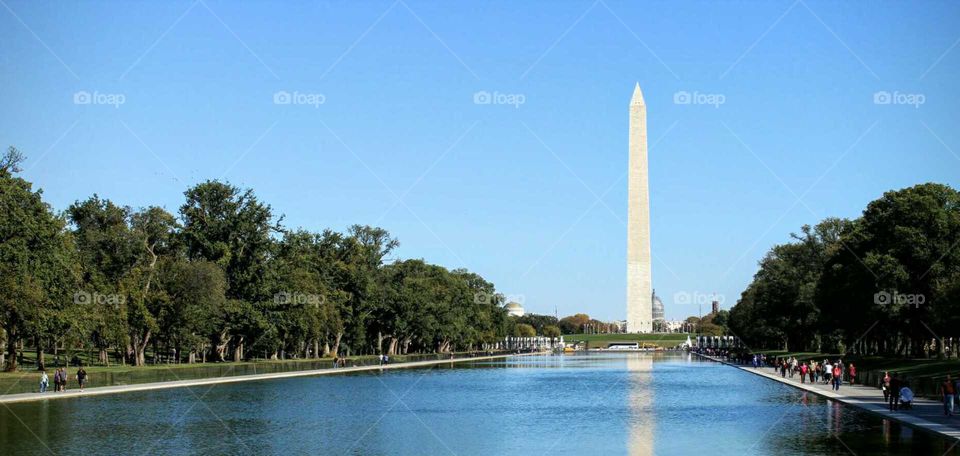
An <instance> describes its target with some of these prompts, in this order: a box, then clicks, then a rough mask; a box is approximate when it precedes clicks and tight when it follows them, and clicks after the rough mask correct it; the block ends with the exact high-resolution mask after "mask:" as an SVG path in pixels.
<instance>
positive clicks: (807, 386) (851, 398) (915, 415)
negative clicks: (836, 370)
mask: <svg viewBox="0 0 960 456" xmlns="http://www.w3.org/2000/svg"><path fill="white" fill-rule="evenodd" d="M700 356H702V357H704V358H707V359H710V360H713V361H717V362H721V363H724V364H727V365H730V366H733V367H736V368H738V369H741V370H744V371H747V372H750V373H753V374H756V375H759V376H761V377H766V378H769V379H771V380H776V381H778V382H780V383H785V384H787V385H790V386H794V387H797V388H799V389H802V390H805V391H809V392H812V393H815V394H818V395H820V396H823V397H826V398H828V399H833V400H835V401H838V402H842V403H844V404H849V405H853V406H856V407H860V408H861V409H864V410H867V411H869V412H873V413H876V414H878V415H882V416H883V417H885V418H889V419H893V420H897V421H900V422H902V423H906V424H909V425H912V426H916V427H919V428H923V429H926V430H929V431H932V432H936V433H938V434H940V435H943V436H946V437H950V438H954V439H960V410H957V413H958V414H957V415H956V416H954V417H951V418H948V417H945V416H944V415H943V404H942V403H940V402H937V401H932V400H929V399H921V398H915V400H914V401H913V409H912V410H900V411H896V412H891V411H890V410H889V407H888V406H887V404H886V403H884V401H883V392H882V391H880V389H879V388H874V387H871V386H860V385H852V386H851V385H848V384H844V385H842V386H841V387H840V390H839V391H833V389H832V388H831V387H830V386H829V385H824V384H822V383H816V384H812V383H800V376H799V375H795V376H794V377H793V378H790V376H789V375H787V377H786V378H784V377H781V376H780V374H779V373H774V371H773V368H770V367H761V368H757V369H754V368H753V367H750V366H739V365H735V364H731V363H728V362H726V361H723V360H720V359H717V358H713V357H710V356H705V355H700Z"/></svg>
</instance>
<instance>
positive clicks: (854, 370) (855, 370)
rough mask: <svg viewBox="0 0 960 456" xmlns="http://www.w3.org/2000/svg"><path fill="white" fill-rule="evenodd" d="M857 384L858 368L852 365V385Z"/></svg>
mask: <svg viewBox="0 0 960 456" xmlns="http://www.w3.org/2000/svg"><path fill="white" fill-rule="evenodd" d="M854 383H857V368H856V367H854V366H853V363H850V384H851V385H852V384H854Z"/></svg>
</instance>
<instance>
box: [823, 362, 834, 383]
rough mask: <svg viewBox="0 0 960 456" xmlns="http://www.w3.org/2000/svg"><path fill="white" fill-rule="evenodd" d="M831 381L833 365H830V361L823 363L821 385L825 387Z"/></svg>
mask: <svg viewBox="0 0 960 456" xmlns="http://www.w3.org/2000/svg"><path fill="white" fill-rule="evenodd" d="M832 379H833V364H830V361H825V362H824V363H823V384H824V385H826V384H827V383H830V380H832Z"/></svg>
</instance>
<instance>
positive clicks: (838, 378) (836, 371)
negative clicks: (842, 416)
mask: <svg viewBox="0 0 960 456" xmlns="http://www.w3.org/2000/svg"><path fill="white" fill-rule="evenodd" d="M842 381H843V370H841V369H840V362H839V361H838V362H837V363H836V364H834V365H833V390H834V391H838V390H840V382H842Z"/></svg>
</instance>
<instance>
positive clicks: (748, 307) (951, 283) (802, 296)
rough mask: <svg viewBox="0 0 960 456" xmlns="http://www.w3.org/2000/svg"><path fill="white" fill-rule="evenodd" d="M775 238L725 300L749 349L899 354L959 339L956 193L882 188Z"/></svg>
mask: <svg viewBox="0 0 960 456" xmlns="http://www.w3.org/2000/svg"><path fill="white" fill-rule="evenodd" d="M791 238H792V240H791V241H790V242H788V243H785V244H780V245H775V246H773V248H771V249H770V251H769V252H767V254H766V255H765V256H764V257H763V259H762V260H761V261H760V263H759V270H758V271H757V273H756V275H754V277H753V281H752V282H751V283H750V284H749V286H747V288H746V290H745V291H744V292H743V293H742V295H741V297H740V299H739V300H738V302H737V304H736V305H735V306H734V307H733V308H732V309H731V310H730V314H729V317H728V321H727V325H728V327H729V329H730V330H731V331H732V332H733V333H734V334H735V335H737V336H739V337H740V338H741V339H742V340H743V341H744V342H745V343H746V344H747V345H748V346H750V347H751V348H754V349H760V348H778V349H787V350H791V351H805V350H816V351H825V350H830V351H835V352H840V353H844V352H852V353H857V354H882V355H899V356H922V355H940V356H943V355H946V354H953V355H956V354H957V353H958V349H960V246H958V243H960V193H958V192H957V191H956V190H954V189H952V188H951V187H949V186H947V185H942V184H935V183H926V184H921V185H917V186H914V187H910V188H905V189H901V190H896V191H890V192H887V193H885V194H884V195H883V196H882V197H881V198H879V199H877V200H875V201H872V202H871V203H869V204H868V205H867V207H866V209H865V210H864V211H863V214H862V215H861V216H860V217H859V218H857V219H854V220H847V219H840V218H828V219H826V220H824V221H822V222H820V223H819V224H817V225H816V226H812V227H811V226H804V227H802V229H801V231H800V233H794V234H792V235H791Z"/></svg>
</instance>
